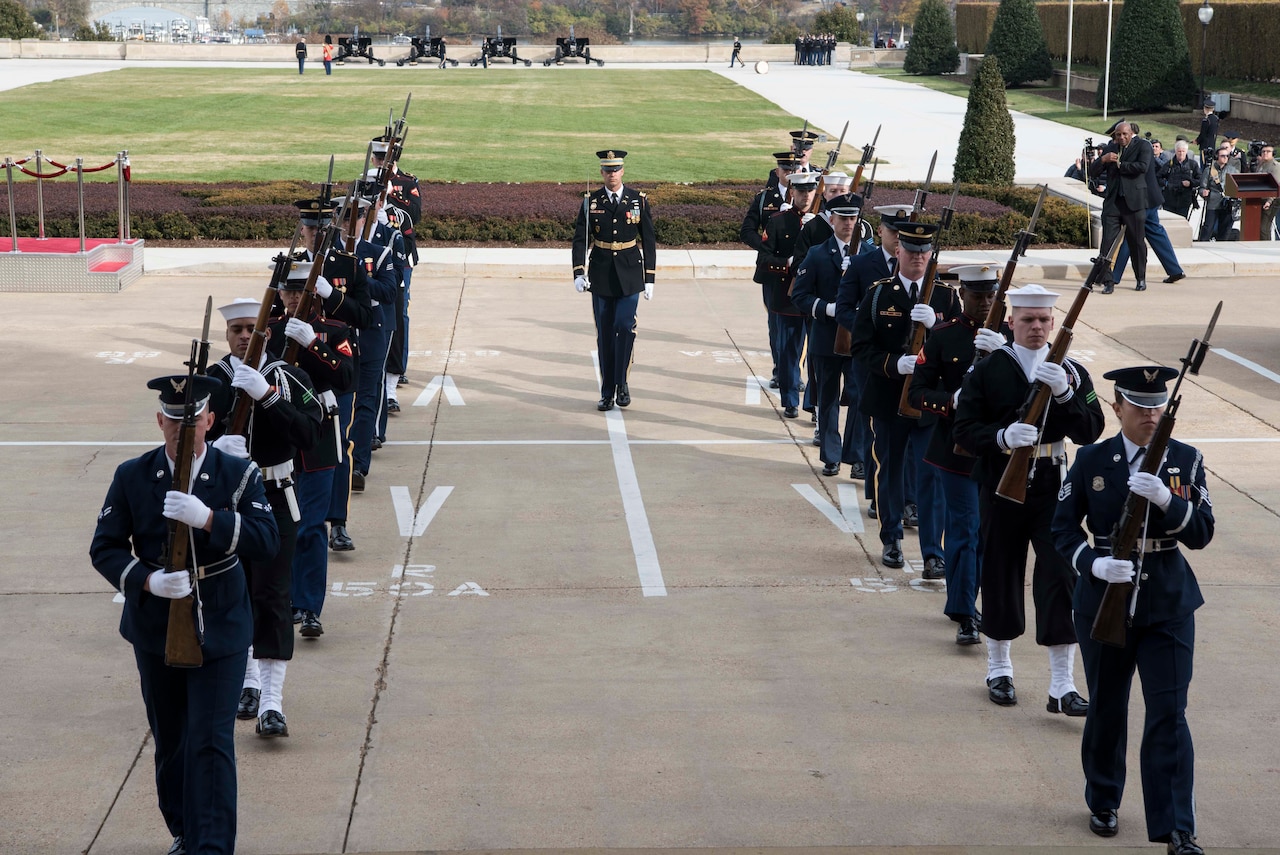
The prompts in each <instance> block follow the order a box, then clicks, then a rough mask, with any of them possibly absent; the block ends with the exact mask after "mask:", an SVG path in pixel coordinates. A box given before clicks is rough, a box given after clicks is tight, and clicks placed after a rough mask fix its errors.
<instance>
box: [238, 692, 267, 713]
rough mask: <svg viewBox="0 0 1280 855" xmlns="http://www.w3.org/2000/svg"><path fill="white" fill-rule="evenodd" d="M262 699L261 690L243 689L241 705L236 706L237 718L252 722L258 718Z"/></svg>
mask: <svg viewBox="0 0 1280 855" xmlns="http://www.w3.org/2000/svg"><path fill="white" fill-rule="evenodd" d="M261 698H262V692H261V690H259V689H241V690H240V703H239V705H238V706H236V718H238V719H242V720H243V721H250V720H251V719H255V718H257V717H258V701H259V700H260V699H261Z"/></svg>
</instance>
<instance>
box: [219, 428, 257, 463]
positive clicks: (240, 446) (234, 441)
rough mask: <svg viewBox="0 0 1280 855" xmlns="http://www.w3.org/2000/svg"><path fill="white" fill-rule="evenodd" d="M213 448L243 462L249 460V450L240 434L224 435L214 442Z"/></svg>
mask: <svg viewBox="0 0 1280 855" xmlns="http://www.w3.org/2000/svg"><path fill="white" fill-rule="evenodd" d="M213 447H214V448H216V449H218V450H219V451H221V452H222V453H223V454H230V455H231V456H232V457H239V458H240V459H241V460H248V459H249V449H248V447H247V446H245V443H244V437H243V436H241V435H240V434H238V433H224V434H223V435H222V436H220V437H218V438H217V439H215V440H214V441H213Z"/></svg>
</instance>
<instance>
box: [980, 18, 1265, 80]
mask: <svg viewBox="0 0 1280 855" xmlns="http://www.w3.org/2000/svg"><path fill="white" fill-rule="evenodd" d="M1200 6H1201V3H1199V2H1190V0H1186V2H1181V3H1179V4H1178V14H1179V15H1180V16H1181V18H1182V26H1183V30H1184V31H1185V33H1186V36H1187V44H1188V45H1191V46H1192V50H1191V68H1192V72H1193V73H1194V74H1195V75H1196V76H1197V77H1198V76H1199V74H1200V49H1199V48H1200V44H1201V40H1202V39H1203V38H1204V36H1205V34H1206V31H1205V28H1204V26H1203V25H1201V23H1200V19H1199V18H1198V17H1196V11H1197V10H1198V9H1199V8H1200ZM998 8H999V4H998V3H986V2H962V3H959V4H957V5H956V43H957V44H958V45H959V46H960V50H962V51H964V52H966V53H982V52H983V51H985V50H986V49H987V40H988V38H989V37H990V35H991V27H992V25H993V24H994V23H995V18H996V9H998ZM1067 8H1068V4H1067V3H1037V4H1036V11H1037V12H1038V13H1039V15H1040V28H1041V30H1043V32H1044V37H1045V41H1046V43H1047V44H1048V46H1049V53H1050V55H1052V56H1053V58H1054V59H1057V60H1065V59H1066V57H1067ZM1120 10H1121V4H1117V6H1116V8H1114V9H1113V11H1112V21H1111V26H1112V35H1113V36H1114V34H1115V28H1116V26H1117V25H1118V24H1119V23H1120ZM1072 29H1073V30H1074V36H1073V39H1072V44H1071V52H1072V60H1073V61H1075V62H1082V63H1087V64H1090V65H1097V66H1101V65H1104V64H1105V63H1106V50H1107V5H1106V4H1105V3H1076V4H1075V16H1074V19H1073V27H1072ZM1207 34H1208V50H1207V52H1206V56H1205V62H1206V65H1207V70H1208V73H1209V74H1211V75H1213V76H1215V77H1226V78H1230V79H1232V80H1252V81H1261V82H1264V83H1265V82H1267V81H1274V80H1280V52H1278V51H1276V49H1275V46H1276V45H1277V44H1280V2H1276V0H1271V2H1253V3H1250V2H1240V3H1237V2H1232V0H1216V2H1214V4H1213V22H1212V23H1211V24H1210V25H1209V28H1208V31H1207ZM1242 34H1247V36H1242Z"/></svg>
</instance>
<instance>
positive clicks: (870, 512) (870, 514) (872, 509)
mask: <svg viewBox="0 0 1280 855" xmlns="http://www.w3.org/2000/svg"><path fill="white" fill-rule="evenodd" d="M867 518H868V519H873V520H874V519H878V518H879V517H878V516H877V514H876V500H875V499H872V500H871V504H869V505H867Z"/></svg>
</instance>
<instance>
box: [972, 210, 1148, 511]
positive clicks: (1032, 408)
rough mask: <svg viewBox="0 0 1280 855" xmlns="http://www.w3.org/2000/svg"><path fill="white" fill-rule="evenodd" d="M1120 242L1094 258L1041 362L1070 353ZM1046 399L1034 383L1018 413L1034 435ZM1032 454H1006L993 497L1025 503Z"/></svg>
mask: <svg viewBox="0 0 1280 855" xmlns="http://www.w3.org/2000/svg"><path fill="white" fill-rule="evenodd" d="M1123 238H1124V234H1123V233H1120V234H1117V235H1116V236H1115V238H1114V239H1113V240H1112V241H1111V246H1110V247H1108V248H1107V251H1106V252H1104V253H1099V255H1098V257H1097V258H1095V259H1094V260H1093V269H1092V270H1090V271H1089V277H1088V278H1087V279H1085V281H1084V284H1083V285H1081V286H1080V290H1079V291H1077V292H1076V298H1075V300H1074V301H1072V303H1071V308H1070V309H1068V310H1067V316H1066V318H1064V319H1063V321H1062V326H1061V327H1059V328H1058V334H1057V336H1056V337H1055V338H1054V339H1053V345H1052V346H1051V347H1050V348H1049V355H1048V357H1046V359H1045V362H1052V363H1053V364H1054V365H1061V364H1062V361H1063V360H1064V359H1066V357H1067V351H1068V350H1070V349H1071V340H1072V338H1073V337H1074V336H1075V332H1074V329H1075V325H1076V321H1077V320H1078V319H1079V318H1080V312H1081V311H1083V309H1084V301H1085V300H1086V299H1088V297H1089V295H1090V294H1091V293H1092V292H1093V286H1094V285H1096V284H1097V283H1098V282H1100V281H1102V279H1103V278H1104V277H1106V276H1109V275H1110V274H1111V265H1112V264H1113V263H1114V261H1115V257H1116V254H1117V253H1118V252H1119V251H1120V241H1121V240H1122V239H1123ZM1049 395H1050V392H1049V387H1048V386H1046V385H1045V384H1044V383H1041V382H1040V381H1039V380H1036V381H1035V382H1033V383H1032V384H1031V388H1030V389H1029V390H1028V391H1027V399H1026V401H1024V402H1023V404H1022V407H1021V408H1020V409H1019V410H1018V420H1019V421H1020V422H1022V423H1023V424H1027V425H1031V426H1033V427H1035V428H1036V430H1037V433H1038V432H1039V431H1040V430H1041V429H1042V428H1041V424H1040V422H1041V420H1042V419H1043V417H1044V414H1045V410H1046V409H1047V408H1048V406H1049ZM1035 450H1036V446H1035V445H1028V446H1023V447H1022V448H1015V449H1013V451H1012V452H1010V454H1009V462H1008V464H1006V466H1005V468H1004V475H1002V476H1001V477H1000V483H999V485H997V487H996V495H997V496H999V497H1001V498H1002V499H1008V500H1009V501H1011V502H1017V503H1018V504H1019V505H1021V504H1022V503H1023V502H1025V501H1026V499H1027V486H1028V484H1029V483H1030V481H1031V475H1032V472H1031V455H1032V453H1034V452H1035Z"/></svg>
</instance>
